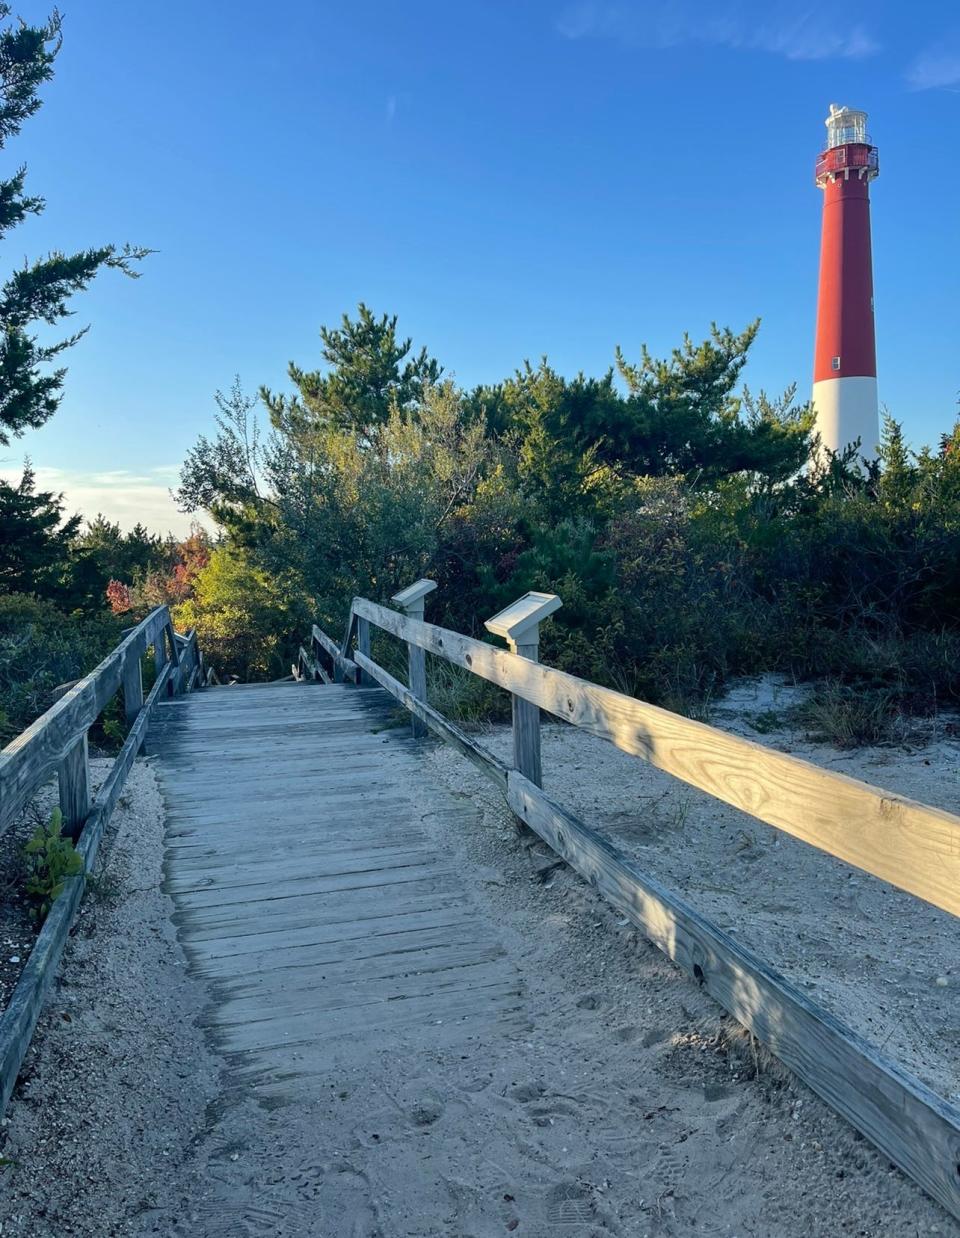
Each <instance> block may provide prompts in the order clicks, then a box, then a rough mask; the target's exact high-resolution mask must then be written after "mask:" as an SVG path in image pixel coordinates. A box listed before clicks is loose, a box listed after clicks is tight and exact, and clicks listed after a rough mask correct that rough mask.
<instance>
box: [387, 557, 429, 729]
mask: <svg viewBox="0 0 960 1238" xmlns="http://www.w3.org/2000/svg"><path fill="white" fill-rule="evenodd" d="M436 587H437V582H436V581H435V580H427V579H423V580H418V581H415V582H414V583H413V584H412V585H409V586H408V587H407V588H406V589H401V590H400V592H399V593H395V594H394V595H393V597H392V598H391V599H390V601H391V602H393V604H394V605H395V606H399V607H400V608H401V609H402V610H403V611H404V613H405V614H406V615H407V617H408V618H409V619H419V620H421V621H422V620H423V612H424V608H425V607H426V602H427V594H428V593H432V592H433V591H434V589H436ZM407 676H408V678H407V685H408V687H409V688H410V691H411V692H412V693H413V695H414V696H415V697H416V698H417V700H418V701H423V703H424V704H426V703H427V654H426V650H424V649H421V648H420V646H419V645H415V644H414V643H413V642H412V641H407ZM410 725H411V728H412V730H413V738H414V739H423V737H424V736H425V735H426V734H427V733H428V730H429V728H428V727H427V724H426V723H425V722H424V721H422V719H420V718H418V717H417V715H416V714H412V715H411V718H410Z"/></svg>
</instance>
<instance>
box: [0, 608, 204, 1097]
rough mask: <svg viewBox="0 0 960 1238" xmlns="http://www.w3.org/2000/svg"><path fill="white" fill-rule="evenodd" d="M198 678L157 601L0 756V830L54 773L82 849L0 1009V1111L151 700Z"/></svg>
mask: <svg viewBox="0 0 960 1238" xmlns="http://www.w3.org/2000/svg"><path fill="white" fill-rule="evenodd" d="M150 645H153V648H154V660H155V664H156V672H157V673H156V678H155V680H154V683H153V687H152V688H151V689H150V692H149V694H148V695H147V697H146V699H144V695H143V680H142V675H141V658H142V657H143V655H144V654H145V653H146V651H147V648H148V646H150ZM198 682H199V683H201V684H202V683H203V657H202V655H201V653H200V649H199V645H198V643H197V635H196V632H189V633H187V634H186V635H185V636H182V637H181V636H180V635H179V634H178V633H176V632H174V630H173V625H172V623H171V620H170V612H169V610H168V609H167V607H166V606H158V607H157V608H156V609H155V610H152V611H151V612H150V614H149V615H147V617H146V618H145V619H144V620H143V621H142V622H141V623H138V624H137V626H136V627H135V628H132V629H131V630H130V631H129V632H128V633H127V634H126V636H125V637H124V639H123V640H122V641H121V642H120V644H119V645H118V646H117V648H116V649H114V650H113V652H112V653H109V654H108V655H107V656H106V657H105V658H104V660H103V661H102V662H101V663H100V665H99V666H97V667H96V668H95V669H94V670H92V671H91V672H90V674H89V675H86V676H84V678H83V679H81V680H79V681H78V682H77V683H76V684H75V685H74V686H73V687H72V688H71V689H70V691H69V692H67V693H66V694H65V695H64V696H62V697H61V698H60V699H59V700H58V701H57V702H56V704H54V705H52V706H51V707H50V708H49V709H48V710H47V712H46V713H45V714H42V715H41V716H40V717H39V718H38V719H37V720H36V721H35V722H34V723H32V724H31V725H30V726H28V727H27V729H26V730H25V731H24V732H23V733H22V734H20V735H18V736H17V737H16V739H14V740H13V742H12V743H10V744H8V745H7V747H6V748H4V750H3V752H2V753H0V834H2V833H3V831H4V830H5V829H6V828H7V827H8V826H9V825H10V824H11V822H12V821H13V819H14V817H15V816H16V814H17V813H18V812H19V811H20V810H21V809H22V807H23V805H24V804H25V803H26V801H27V800H28V799H29V798H30V796H32V795H33V794H34V792H35V791H36V790H37V789H38V788H39V787H40V786H41V785H42V784H43V783H44V782H46V781H47V779H48V778H49V777H50V776H51V775H52V774H53V773H54V771H57V772H58V773H59V779H60V806H61V809H62V811H63V816H64V827H65V830H66V831H68V832H69V833H70V834H71V835H72V837H73V839H74V841H75V843H76V847H77V851H78V852H79V853H80V857H81V860H82V862H83V870H82V872H81V873H80V874H79V875H78V876H75V877H70V878H68V879H67V880H66V881H65V882H64V887H63V889H62V891H61V892H60V894H59V895H58V896H57V897H56V898H55V899H54V900H53V904H52V906H51V908H50V912H49V914H48V916H47V918H46V920H44V922H43V926H42V928H41V929H40V933H39V935H38V937H37V940H36V941H35V942H34V945H33V948H32V949H31V951H30V957H29V958H28V959H27V962H26V965H25V967H24V969H23V971H22V972H21V973H20V976H19V978H18V980H17V983H16V985H15V987H14V990H13V993H12V994H11V996H10V1000H9V1002H8V1003H7V1007H6V1009H5V1010H4V1011H3V1012H2V1014H0V1116H2V1115H3V1111H4V1109H5V1108H6V1105H7V1102H8V1101H9V1099H10V1095H11V1093H12V1092H13V1088H14V1085H15V1084H16V1081H17V1075H18V1074H19V1071H20V1067H21V1065H22V1064H23V1059H24V1056H25V1054H26V1052H27V1049H28V1048H29V1046H30V1038H31V1037H32V1035H33V1031H34V1028H35V1027H36V1023H37V1019H38V1018H39V1016H40V1011H41V1009H42V1008H43V1000H44V997H45V995H46V993H47V991H48V989H49V988H50V985H51V984H52V983H53V978H54V976H55V975H56V970H57V964H58V963H59V961H60V956H61V954H62V953H63V947H64V943H65V942H66V940H67V936H68V934H69V932H70V928H71V926H72V924H73V921H74V919H75V917H76V915H77V911H78V909H79V907H80V901H81V899H82V898H83V891H84V886H85V883H86V877H87V875H88V874H89V873H90V872H92V871H93V865H94V862H95V860H96V857H97V850H98V848H99V845H100V839H101V838H102V836H103V831H104V829H105V827H106V825H107V822H108V821H109V820H110V815H111V813H112V812H113V809H114V806H115V804H116V802H117V800H118V798H119V796H120V792H121V791H122V790H123V786H124V783H125V782H126V779H127V775H128V774H129V772H130V769H131V767H132V765H133V763H134V761H135V759H136V757H137V753H138V752H139V751H140V749H141V747H142V746H143V741H144V737H145V736H146V733H147V727H148V725H149V722H150V715H151V713H152V711H153V707H154V705H155V704H156V702H157V701H158V700H159V699H160V698H161V697H162V696H165V695H167V693H168V692H171V691H172V692H175V693H178V692H189V691H190V690H191V689H192V688H193V686H194V685H195V684H196V683H198ZM121 687H122V689H123V703H124V711H125V713H126V717H127V721H128V722H129V723H130V729H129V731H128V733H127V736H126V739H125V740H124V742H123V745H122V746H121V748H120V751H119V752H118V753H117V755H116V757H115V758H114V761H113V764H112V766H111V767H110V772H109V773H108V774H107V777H106V778H105V779H104V781H103V782H102V783H101V785H100V787H99V789H98V790H97V793H96V795H95V796H93V797H92V798H91V796H90V781H89V765H88V758H87V731H88V729H89V728H90V726H91V725H92V724H93V723H94V722H95V721H96V719H97V718H98V717H99V715H100V713H101V711H102V710H103V708H104V706H105V705H106V704H107V702H108V701H109V700H110V698H111V697H112V696H113V695H114V693H116V692H117V691H118V689H120V688H121Z"/></svg>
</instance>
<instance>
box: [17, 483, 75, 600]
mask: <svg viewBox="0 0 960 1238" xmlns="http://www.w3.org/2000/svg"><path fill="white" fill-rule="evenodd" d="M36 480H37V479H36V474H35V473H34V471H33V468H32V467H31V465H30V464H29V462H28V463H27V465H26V466H25V468H24V470H23V477H22V478H21V479H20V483H19V485H16V486H11V485H9V484H8V483H7V482H5V481H3V480H2V479H0V594H2V593H17V592H24V593H26V592H31V593H36V594H38V595H39V596H41V597H56V596H58V595H60V594H61V593H62V592H63V591H64V589H65V588H66V576H67V573H68V570H69V560H70V544H71V542H72V540H73V538H74V537H75V536H76V533H77V530H78V529H79V527H80V517H79V516H72V517H71V518H70V519H69V520H66V521H64V522H63V523H62V524H61V520H62V519H63V495H61V494H54V493H53V492H52V491H49V490H41V491H38V490H37V487H36Z"/></svg>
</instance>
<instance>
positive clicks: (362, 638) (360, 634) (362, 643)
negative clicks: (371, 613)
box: [357, 615, 373, 688]
mask: <svg viewBox="0 0 960 1238" xmlns="http://www.w3.org/2000/svg"><path fill="white" fill-rule="evenodd" d="M357 649H358V650H359V651H360V653H362V654H363V655H364V657H367V658H369V657H370V620H369V619H363V618H362V617H361V616H360V615H358V616H357ZM372 682H373V681H372V680H371V678H370V676H369V675H368V674H367V673H366V671H358V673H357V687H358V688H362V687H363V686H364V685H366V684H370V683H372Z"/></svg>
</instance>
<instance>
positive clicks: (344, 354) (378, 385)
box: [261, 301, 441, 442]
mask: <svg viewBox="0 0 960 1238" xmlns="http://www.w3.org/2000/svg"><path fill="white" fill-rule="evenodd" d="M357 314H358V317H357V319H356V320H355V321H354V320H353V319H351V318H350V317H349V316H348V315H347V314H344V315H343V321H342V323H341V325H340V326H339V327H321V328H320V339H321V340H322V342H323V348H322V350H321V355H322V357H323V359H324V361H325V362H326V363H327V365H328V367H329V369H328V370H327V371H326V372H321V371H319V370H309V371H308V370H302V369H301V368H300V367H299V366H298V365H296V364H295V363H294V362H293V361H291V362H290V366H289V370H288V373H289V375H290V379H291V381H292V382H293V383H294V385H295V386H296V388H297V394H296V395H294V396H290V397H288V396H283V395H274V394H273V393H272V392H270V391H269V390H268V389H267V388H262V390H261V395H262V396H263V399H264V402H265V403H266V405H267V408H269V410H270V415H271V419H272V421H273V424H274V426H275V427H276V428H278V429H283V430H284V431H286V432H287V433H289V434H292V435H293V436H294V437H295V438H299V439H306V440H307V441H308V442H309V439H310V435H311V432H315V431H324V430H330V429H333V430H349V431H352V432H354V433H357V434H360V435H363V436H364V437H365V438H367V439H369V440H371V441H372V439H373V438H374V437H375V436H376V431H377V429H378V427H380V426H382V425H383V424H384V423H385V422H386V420H387V418H388V417H389V415H390V409H391V408H392V407H393V405H394V404H396V405H397V406H398V407H399V408H400V409H407V408H409V407H411V406H412V405H415V404H417V403H418V402H419V401H420V400H421V399H422V397H423V392H424V389H425V387H428V386H432V385H433V384H434V383H436V382H437V380H438V379H439V377H440V374H441V368H440V366H439V365H438V364H437V362H436V361H434V360H433V358H431V357H428V356H427V350H426V349H425V348H422V349H421V350H420V352H419V353H416V354H411V347H412V342H411V340H410V339H405V340H399V339H397V317H396V315H394V316H393V317H392V318H390V317H388V316H387V315H386V314H384V315H383V316H382V317H380V318H376V317H375V316H374V314H373V312H372V311H371V310H370V309H368V308H367V306H366V305H364V304H363V302H362V301H361V302H360V305H359V306H358V307H357Z"/></svg>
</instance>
